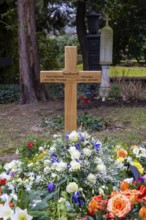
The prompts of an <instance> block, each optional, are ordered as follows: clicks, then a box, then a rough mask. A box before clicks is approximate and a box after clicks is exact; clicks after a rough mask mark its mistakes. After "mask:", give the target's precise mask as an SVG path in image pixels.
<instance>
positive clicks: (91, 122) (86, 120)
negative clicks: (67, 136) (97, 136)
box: [78, 112, 107, 131]
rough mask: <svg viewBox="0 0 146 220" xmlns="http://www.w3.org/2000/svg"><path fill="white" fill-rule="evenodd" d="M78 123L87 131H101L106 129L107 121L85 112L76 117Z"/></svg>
mask: <svg viewBox="0 0 146 220" xmlns="http://www.w3.org/2000/svg"><path fill="white" fill-rule="evenodd" d="M78 125H79V126H81V127H82V128H83V129H85V130H87V131H101V130H104V129H106V127H107V122H105V121H104V120H103V119H101V118H97V117H95V116H93V115H90V114H88V113H87V112H85V113H84V114H83V115H80V116H79V117H78Z"/></svg>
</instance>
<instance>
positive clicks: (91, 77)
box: [40, 46, 101, 132]
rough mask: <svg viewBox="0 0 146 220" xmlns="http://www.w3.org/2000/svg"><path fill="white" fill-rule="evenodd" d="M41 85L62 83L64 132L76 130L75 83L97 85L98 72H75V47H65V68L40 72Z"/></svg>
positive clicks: (99, 73) (99, 76) (98, 79)
mask: <svg viewBox="0 0 146 220" xmlns="http://www.w3.org/2000/svg"><path fill="white" fill-rule="evenodd" d="M40 81H41V83H64V84H65V102H64V108H65V110H64V111H65V113H64V118H65V132H71V131H73V130H76V129H77V83H99V82H100V81H101V72H100V71H78V70H77V47H76V46H66V47H65V68H64V70H60V71H41V75H40Z"/></svg>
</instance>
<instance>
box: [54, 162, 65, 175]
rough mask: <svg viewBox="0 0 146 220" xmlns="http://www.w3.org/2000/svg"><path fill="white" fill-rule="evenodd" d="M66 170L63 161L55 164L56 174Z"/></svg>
mask: <svg viewBox="0 0 146 220" xmlns="http://www.w3.org/2000/svg"><path fill="white" fill-rule="evenodd" d="M66 169H67V163H65V162H63V161H60V162H59V163H57V167H56V170H57V171H58V172H63V171H65V170H66Z"/></svg>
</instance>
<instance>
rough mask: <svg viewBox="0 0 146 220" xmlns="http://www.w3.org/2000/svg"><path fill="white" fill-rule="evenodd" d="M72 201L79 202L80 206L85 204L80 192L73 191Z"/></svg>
mask: <svg viewBox="0 0 146 220" xmlns="http://www.w3.org/2000/svg"><path fill="white" fill-rule="evenodd" d="M72 202H73V203H77V204H78V206H80V207H81V206H82V205H84V201H83V200H82V199H81V197H80V193H79V192H73V197H72Z"/></svg>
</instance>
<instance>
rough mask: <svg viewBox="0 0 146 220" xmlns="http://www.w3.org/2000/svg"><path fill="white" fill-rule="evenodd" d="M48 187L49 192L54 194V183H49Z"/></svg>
mask: <svg viewBox="0 0 146 220" xmlns="http://www.w3.org/2000/svg"><path fill="white" fill-rule="evenodd" d="M47 186H48V191H49V192H52V191H53V190H54V188H55V185H54V184H53V183H48V185H47Z"/></svg>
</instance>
